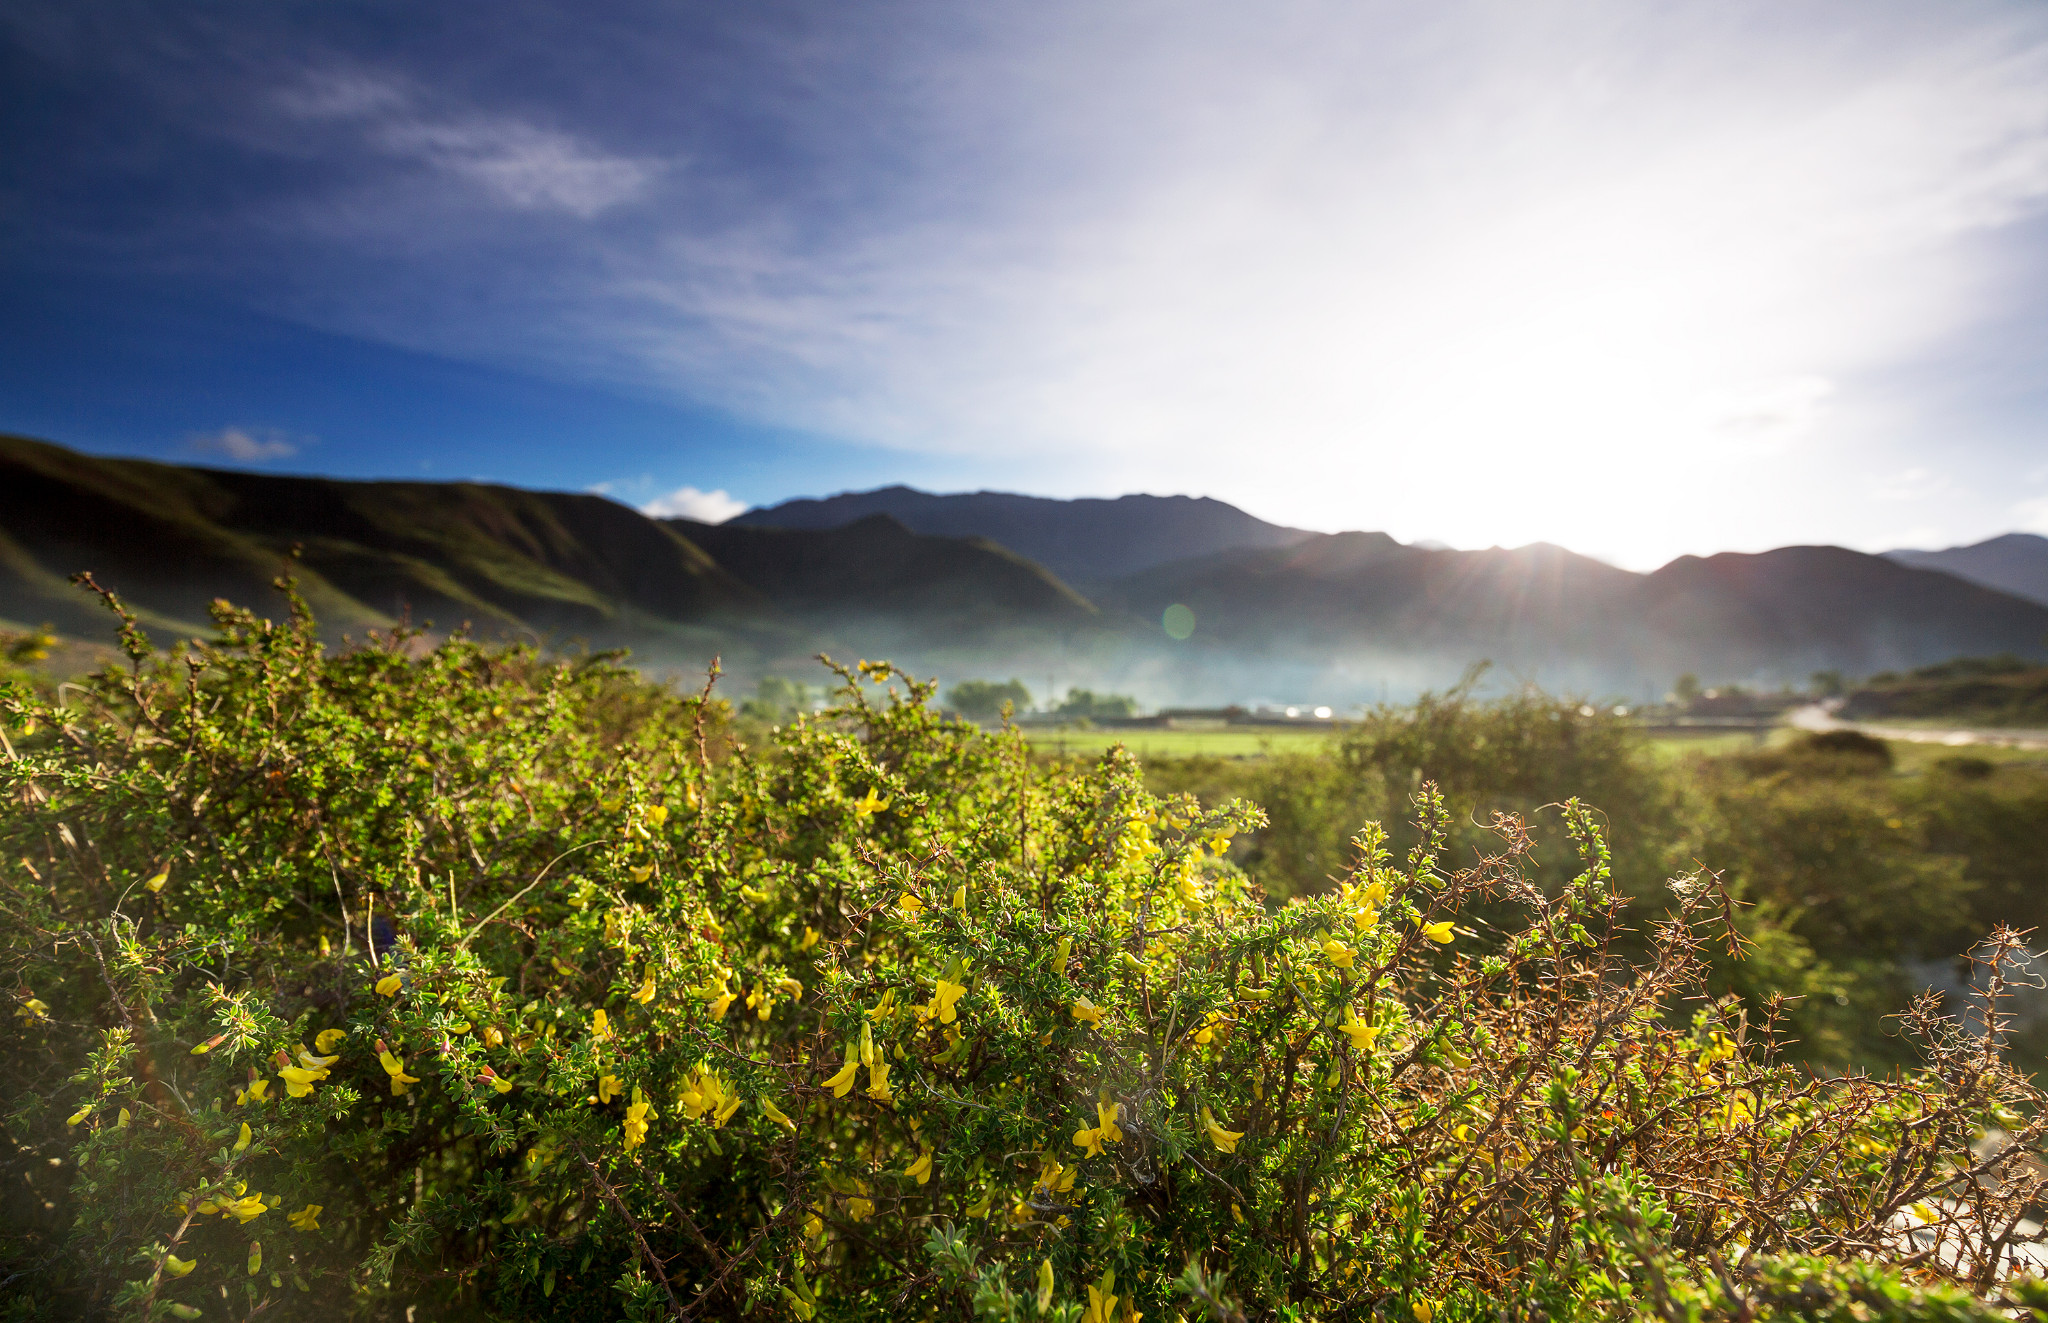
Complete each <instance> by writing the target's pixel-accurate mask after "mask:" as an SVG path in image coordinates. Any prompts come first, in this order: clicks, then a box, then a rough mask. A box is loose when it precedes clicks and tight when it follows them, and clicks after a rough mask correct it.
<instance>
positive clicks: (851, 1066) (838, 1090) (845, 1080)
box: [825, 1051, 860, 1098]
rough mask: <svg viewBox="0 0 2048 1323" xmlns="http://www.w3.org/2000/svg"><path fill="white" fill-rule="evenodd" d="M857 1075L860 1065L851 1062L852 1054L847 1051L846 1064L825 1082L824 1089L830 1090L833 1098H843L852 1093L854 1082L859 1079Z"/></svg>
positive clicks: (853, 1061)
mask: <svg viewBox="0 0 2048 1323" xmlns="http://www.w3.org/2000/svg"><path fill="white" fill-rule="evenodd" d="M859 1073H860V1063H859V1062H858V1061H855V1060H853V1054H852V1053H851V1052H850V1051H849V1052H848V1053H847V1062H846V1064H845V1065H843V1066H841V1067H840V1068H839V1070H838V1072H837V1073H836V1074H834V1075H833V1076H832V1077H831V1078H830V1079H828V1080H826V1081H825V1087H826V1088H828V1089H830V1090H832V1096H833V1097H834V1098H844V1097H845V1096H846V1095H847V1094H849V1093H852V1092H853V1085H854V1081H855V1080H856V1079H857V1078H859Z"/></svg>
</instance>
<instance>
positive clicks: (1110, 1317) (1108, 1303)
mask: <svg viewBox="0 0 2048 1323" xmlns="http://www.w3.org/2000/svg"><path fill="white" fill-rule="evenodd" d="M1115 1289H1116V1269H1114V1268H1111V1269H1108V1270H1107V1271H1105V1272H1104V1273H1103V1274H1102V1276H1101V1277H1099V1278H1097V1279H1096V1280H1095V1281H1094V1282H1093V1283H1091V1284H1090V1285H1089V1287H1088V1308H1086V1309H1084V1310H1082V1311H1081V1323H1116V1297H1115V1296H1114V1295H1112V1294H1110V1292H1112V1291H1114V1290H1115Z"/></svg>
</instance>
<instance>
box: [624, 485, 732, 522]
mask: <svg viewBox="0 0 2048 1323" xmlns="http://www.w3.org/2000/svg"><path fill="white" fill-rule="evenodd" d="M746 508H747V503H746V502H745V501H736V500H734V499H733V498H732V495H731V493H729V492H727V491H725V490H723V489H720V490H718V491H712V492H700V491H698V490H697V489H696V488H695V487H678V488H676V489H675V490H674V491H672V492H670V493H669V494H668V495H666V496H657V497H655V498H654V499H653V500H651V501H649V502H647V504H645V505H643V506H641V507H640V513H641V514H644V515H647V516H649V517H651V518H654V519H694V520H696V521H697V522H698V523H700V524H722V523H724V522H725V521H726V520H728V519H730V518H732V517H733V516H734V515H736V514H739V513H740V512H741V511H743V510H745V509H746Z"/></svg>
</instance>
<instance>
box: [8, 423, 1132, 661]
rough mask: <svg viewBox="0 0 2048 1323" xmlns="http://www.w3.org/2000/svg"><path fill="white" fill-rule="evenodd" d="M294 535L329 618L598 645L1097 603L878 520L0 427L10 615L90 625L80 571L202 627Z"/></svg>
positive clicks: (304, 578) (257, 581) (788, 634)
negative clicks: (126, 447)
mask: <svg viewBox="0 0 2048 1323" xmlns="http://www.w3.org/2000/svg"><path fill="white" fill-rule="evenodd" d="M871 525H872V526H871ZM707 543H709V544H710V545H709V547H708V549H707V545H706V544H707ZM295 551H296V554H297V558H298V559H297V562H296V565H295V566H293V573H295V574H296V575H297V577H298V579H299V582H300V588H301V591H302V592H304V593H305V595H306V597H307V598H308V600H309V601H310V602H311V604H312V606H313V608H314V610H315V611H316V612H318V613H319V615H320V618H321V619H322V621H323V622H324V624H325V627H326V628H327V629H328V630H329V631H330V632H331V633H334V634H341V633H356V634H359V633H361V632H362V631H364V630H366V629H371V628H383V627H388V626H390V625H392V624H394V623H397V622H398V621H400V620H405V619H410V620H411V621H412V622H414V623H416V624H418V623H425V622H429V621H431V622H432V623H433V624H435V625H437V626H439V627H443V628H448V627H453V626H456V625H458V624H465V623H466V624H468V625H469V626H471V628H472V629H474V630H475V631H477V632H479V633H483V634H486V635H498V636H531V635H539V636H543V637H564V636H568V637H577V638H583V639H586V640H588V641H590V642H591V643H593V644H596V645H600V646H612V645H620V644H625V645H632V646H636V647H642V648H645V647H648V646H649V645H656V646H658V645H660V644H662V643H664V642H670V643H686V642H694V643H698V644H703V645H705V648H704V650H706V651H708V650H711V649H712V648H714V647H715V646H717V644H718V643H720V642H726V643H730V642H732V641H734V639H735V638H738V639H741V640H745V639H755V640H767V641H768V644H769V646H771V647H773V646H779V647H781V648H784V649H790V648H795V649H798V650H800V651H808V650H810V648H811V647H813V646H815V645H816V644H817V642H818V641H819V639H820V637H821V636H820V634H819V631H820V630H821V629H823V628H825V627H827V626H828V625H829V624H840V625H843V624H845V623H846V622H847V621H848V620H849V619H851V618H854V617H857V616H859V617H871V618H874V619H879V620H883V621H886V622H889V623H891V624H892V625H910V626H913V627H926V628H929V627H932V626H941V627H957V626H959V625H961V624H963V623H967V622H972V623H974V624H976V625H987V624H989V623H991V622H1000V623H1005V624H1026V625H1029V624H1031V623H1033V622H1036V621H1040V620H1043V619H1060V620H1066V619H1082V618H1086V617H1088V616H1091V615H1092V614H1093V610H1094V609H1093V607H1091V606H1090V605H1089V604H1088V602H1087V601H1086V600H1084V599H1083V598H1081V597H1080V596H1078V595H1077V594H1075V593H1074V592H1073V590H1072V589H1070V588H1068V587H1067V586H1066V585H1065V584H1062V583H1061V582H1059V580H1058V579H1056V578H1054V577H1053V576H1052V575H1051V574H1049V573H1048V572H1046V571H1045V570H1044V569H1043V568H1041V567H1039V566H1037V565H1035V564H1033V563H1032V562H1030V561H1027V560H1024V559H1023V558H1021V557H1019V556H1016V555H1015V554H1013V553H1011V552H1008V551H1005V550H1003V549H1002V548H1000V547H997V546H995V545H994V544H992V543H988V542H984V541H980V540H978V539H960V538H929V537H922V536H919V535H917V534H914V533H911V532H909V531H908V530H907V529H904V528H902V527H901V526H900V525H898V524H895V523H894V522H893V521H889V520H882V521H869V522H868V523H864V524H861V525H857V526H855V527H853V528H848V529H838V530H827V531H802V532H782V531H776V532H768V531H766V530H752V529H748V530H730V531H728V530H723V529H718V528H712V527H710V526H707V525H699V524H690V523H688V522H687V521H681V520H677V521H667V522H664V521H661V520H656V519H650V518H648V517H647V516H645V515H643V514H641V513H640V512H639V511H637V510H634V509H632V508H631V507H629V506H625V505H621V504H620V503H618V502H616V501H613V500H609V499H607V498H605V497H601V496H593V495H585V494H578V493H567V492H535V491H525V490H520V489H517V488H512V487H500V486H494V485H490V484H484V483H470V482H436V483H428V482H344V481H338V480H334V479H326V478H306V477H284V476H276V475H271V474H258V473H247V472H239V471H229V470H217V469H202V468H189V467H183V466H179V465H170V464H158V463H150V462H146V461H141V460H127V459H105V458H99V457H95V456H89V455H82V454H79V453H77V452H75V451H71V450H67V449H64V448H63V447H60V446H55V445H50V444H48V443H46V442H40V441H33V440H29V439H27V438H23V437H0V619H6V620H12V621H15V622H18V623H22V624H32V623H40V622H44V621H48V622H51V623H53V624H55V625H56V626H57V627H58V628H59V629H60V630H62V631H64V632H65V633H68V634H97V633H98V632H100V631H101V630H102V629H103V621H102V619H101V617H100V614H99V611H98V608H97V607H96V606H95V605H93V604H92V602H91V601H90V600H89V599H88V597H87V595H86V594H83V593H81V592H80V591H79V590H78V589H77V588H76V587H75V586H73V585H72V584H71V583H70V582H69V579H70V577H71V576H72V575H73V574H75V573H77V572H79V571H81V570H87V571H91V572H92V573H93V574H94V576H95V577H96V578H97V579H98V581H99V582H101V583H103V584H106V585H107V586H109V587H112V588H114V589H116V590H117V591H119V592H120V593H121V594H122V595H123V596H124V597H125V598H126V599H128V600H129V601H130V603H131V604H132V605H134V606H135V608H136V609H137V611H138V614H139V615H140V617H141V619H142V620H143V622H144V623H145V624H147V625H151V626H154V627H158V628H163V629H169V630H173V631H176V632H179V633H194V632H199V631H201V630H203V629H204V622H205V621H206V619H207V611H208V608H209V605H210V603H212V602H213V601H214V600H215V599H217V598H223V597H225V598H229V599H231V600H235V601H243V602H261V601H264V600H267V599H268V598H269V595H270V593H269V585H270V583H271V581H272V580H274V579H275V578H276V577H277V575H278V574H279V573H280V572H281V571H283V570H284V569H285V568H286V567H287V566H288V565H292V559H291V558H292V556H293V554H294V552H295Z"/></svg>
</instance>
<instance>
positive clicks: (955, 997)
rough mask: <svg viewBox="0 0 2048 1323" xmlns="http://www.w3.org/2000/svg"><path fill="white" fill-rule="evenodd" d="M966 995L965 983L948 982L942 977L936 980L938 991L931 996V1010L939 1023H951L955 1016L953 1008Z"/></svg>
mask: <svg viewBox="0 0 2048 1323" xmlns="http://www.w3.org/2000/svg"><path fill="white" fill-rule="evenodd" d="M966 995H967V985H966V984H965V983H948V982H947V981H946V980H945V979H943V978H942V979H940V980H939V981H938V991H937V993H936V994H934V995H933V997H932V1011H933V1013H934V1014H936V1015H937V1016H938V1017H939V1023H940V1024H951V1023H953V1021H954V1019H955V1018H956V1017H955V1012H954V1010H953V1008H954V1006H955V1005H957V1004H958V1003H959V1001H960V999H961V998H962V997H964V996H966Z"/></svg>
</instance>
